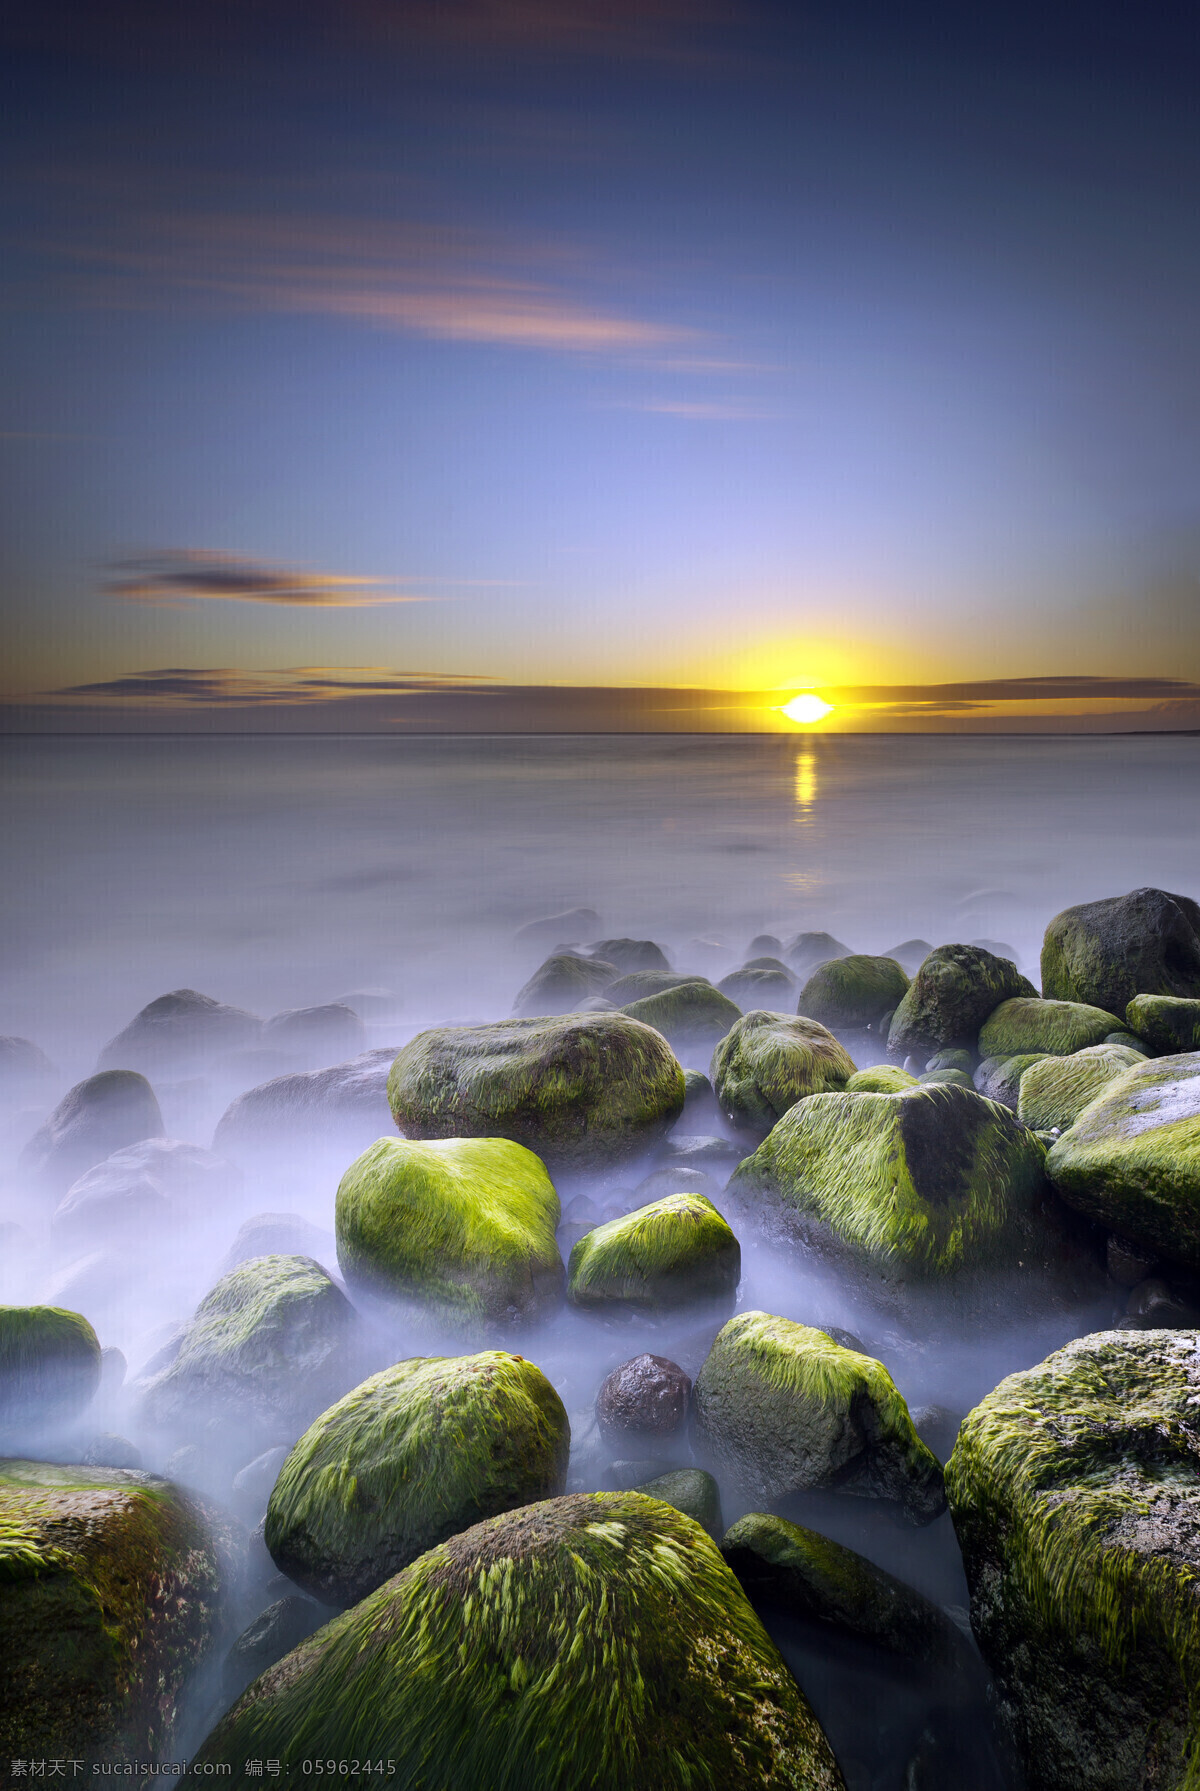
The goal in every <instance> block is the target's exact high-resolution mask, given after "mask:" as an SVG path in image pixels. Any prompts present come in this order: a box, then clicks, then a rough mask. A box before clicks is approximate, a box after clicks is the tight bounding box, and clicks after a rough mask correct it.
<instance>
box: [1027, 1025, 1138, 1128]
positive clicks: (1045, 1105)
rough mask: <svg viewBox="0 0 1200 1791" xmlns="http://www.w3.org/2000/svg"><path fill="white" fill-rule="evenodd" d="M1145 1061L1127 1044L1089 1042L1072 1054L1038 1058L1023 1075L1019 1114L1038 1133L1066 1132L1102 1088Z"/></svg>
mask: <svg viewBox="0 0 1200 1791" xmlns="http://www.w3.org/2000/svg"><path fill="white" fill-rule="evenodd" d="M1145 1061H1146V1060H1145V1058H1144V1057H1142V1055H1141V1053H1140V1052H1138V1051H1131V1050H1130V1049H1129V1048H1128V1047H1127V1046H1125V1045H1089V1046H1088V1047H1087V1048H1086V1050H1083V1051H1073V1052H1072V1053H1071V1055H1070V1056H1069V1057H1039V1058H1038V1060H1037V1062H1036V1063H1031V1064H1030V1065H1029V1067H1028V1068H1027V1069H1026V1071H1025V1073H1024V1075H1023V1076H1022V1077H1021V1085H1020V1088H1019V1090H1018V1094H1017V1117H1018V1119H1020V1120H1021V1121H1022V1123H1023V1124H1025V1125H1027V1126H1032V1127H1033V1129H1034V1131H1037V1132H1050V1131H1056V1132H1065V1131H1066V1129H1067V1127H1068V1126H1073V1125H1074V1124H1075V1121H1076V1120H1077V1119H1078V1118H1079V1115H1080V1114H1081V1113H1082V1112H1083V1110H1084V1108H1085V1107H1086V1106H1087V1105H1088V1103H1089V1102H1090V1101H1094V1100H1095V1098H1096V1096H1097V1095H1098V1094H1099V1093H1100V1091H1101V1089H1104V1088H1107V1087H1108V1085H1109V1083H1110V1082H1115V1081H1116V1079H1117V1077H1118V1076H1123V1075H1124V1074H1125V1072H1126V1070H1131V1069H1136V1068H1137V1066H1138V1064H1139V1063H1144V1062H1145Z"/></svg>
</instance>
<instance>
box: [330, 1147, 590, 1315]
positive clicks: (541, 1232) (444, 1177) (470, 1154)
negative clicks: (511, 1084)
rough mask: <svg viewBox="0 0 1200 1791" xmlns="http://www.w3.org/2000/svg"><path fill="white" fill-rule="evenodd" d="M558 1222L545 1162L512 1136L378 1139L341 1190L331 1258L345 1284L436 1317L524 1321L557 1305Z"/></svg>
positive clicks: (560, 1280) (559, 1275) (354, 1166)
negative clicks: (405, 1302)
mask: <svg viewBox="0 0 1200 1791" xmlns="http://www.w3.org/2000/svg"><path fill="white" fill-rule="evenodd" d="M560 1217H561V1208H560V1205H559V1199H558V1195H557V1194H556V1193H555V1191H554V1184H553V1182H552V1181H551V1180H550V1177H549V1176H548V1175H547V1174H546V1168H545V1165H544V1164H543V1163H542V1161H541V1159H540V1158H539V1157H536V1156H535V1155H534V1153H533V1152H532V1151H531V1150H526V1149H525V1147H524V1145H522V1144H514V1143H513V1142H512V1140H511V1139H508V1138H440V1139H433V1140H429V1141H425V1142H413V1141H410V1140H408V1139H405V1138H380V1139H379V1140H378V1141H377V1142H376V1143H375V1144H373V1145H372V1146H371V1148H370V1149H369V1150H367V1151H364V1152H363V1154H362V1156H361V1157H359V1158H358V1159H357V1160H356V1161H355V1162H354V1163H352V1164H351V1165H350V1167H349V1169H348V1170H347V1171H346V1173H345V1175H344V1176H343V1177H342V1180H341V1184H340V1186H339V1188H338V1192H337V1204H336V1209H335V1216H334V1224H335V1229H336V1233H337V1251H338V1262H339V1264H340V1265H341V1270H342V1273H343V1275H344V1276H345V1278H346V1281H347V1284H348V1285H349V1286H351V1287H352V1288H362V1289H364V1290H368V1291H370V1292H373V1293H376V1294H381V1295H384V1296H391V1297H393V1298H395V1297H397V1296H399V1297H401V1298H405V1299H409V1300H413V1301H416V1302H418V1303H419V1304H421V1305H423V1306H426V1307H428V1308H430V1309H432V1310H433V1311H434V1312H435V1313H437V1314H438V1315H439V1316H440V1317H441V1318H443V1319H449V1320H457V1321H459V1322H462V1321H464V1320H465V1321H468V1322H471V1323H479V1322H482V1321H484V1320H488V1319H491V1320H497V1319H498V1320H506V1321H508V1320H513V1319H517V1318H531V1317H535V1316H537V1315H538V1314H540V1313H542V1312H545V1311H547V1310H549V1309H552V1308H553V1307H555V1306H557V1305H559V1304H560V1302H561V1300H562V1291H563V1265H562V1258H561V1256H560V1255H559V1253H558V1245H557V1243H556V1241H555V1237H554V1234H555V1231H556V1230H557V1228H558V1223H559V1219H560Z"/></svg>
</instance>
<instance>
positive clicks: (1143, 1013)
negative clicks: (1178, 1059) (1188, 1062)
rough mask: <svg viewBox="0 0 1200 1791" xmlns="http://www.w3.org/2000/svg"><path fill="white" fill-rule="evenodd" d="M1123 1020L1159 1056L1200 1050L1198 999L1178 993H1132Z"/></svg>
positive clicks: (1199, 1010)
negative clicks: (1186, 997) (1133, 994)
mask: <svg viewBox="0 0 1200 1791" xmlns="http://www.w3.org/2000/svg"><path fill="white" fill-rule="evenodd" d="M1125 1019H1126V1022H1127V1024H1128V1025H1129V1027H1130V1028H1131V1030H1132V1031H1133V1032H1134V1033H1135V1034H1136V1035H1137V1039H1138V1040H1139V1041H1140V1040H1142V1039H1144V1040H1145V1042H1146V1044H1147V1045H1149V1046H1150V1048H1151V1050H1152V1051H1155V1052H1157V1053H1158V1054H1159V1055H1160V1056H1163V1057H1166V1056H1172V1057H1174V1056H1178V1055H1179V1054H1180V1053H1181V1052H1185V1051H1200V1001H1195V1000H1184V999H1182V998H1181V997H1180V996H1178V995H1135V996H1134V998H1133V1000H1132V1001H1131V1002H1130V1003H1129V1004H1128V1006H1127V1007H1126V1009H1125Z"/></svg>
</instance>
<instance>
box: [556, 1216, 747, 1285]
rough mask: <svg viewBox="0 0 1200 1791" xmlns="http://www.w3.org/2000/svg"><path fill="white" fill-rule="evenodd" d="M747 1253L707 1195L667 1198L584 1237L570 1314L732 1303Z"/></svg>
mask: <svg viewBox="0 0 1200 1791" xmlns="http://www.w3.org/2000/svg"><path fill="white" fill-rule="evenodd" d="M741 1269H742V1252H741V1247H740V1245H739V1244H738V1241H737V1238H736V1237H735V1236H734V1234H733V1232H732V1230H731V1229H730V1226H729V1224H728V1222H727V1221H726V1220H725V1219H724V1218H723V1217H722V1215H721V1214H720V1213H719V1212H718V1211H717V1209H716V1207H715V1206H714V1205H713V1203H712V1201H711V1200H709V1199H707V1198H706V1197H705V1195H703V1194H696V1193H689V1192H683V1193H680V1194H669V1195H668V1196H667V1197H666V1199H665V1200H656V1201H654V1202H653V1203H652V1204H651V1205H650V1206H643V1207H639V1208H638V1210H637V1211H636V1212H633V1213H626V1214H625V1215H624V1217H623V1218H620V1219H610V1220H609V1221H608V1222H607V1224H604V1225H597V1226H596V1228H595V1229H594V1230H593V1231H589V1232H587V1233H586V1235H585V1236H584V1237H581V1238H580V1239H579V1241H578V1243H577V1244H576V1245H575V1247H574V1249H573V1250H572V1251H571V1260H570V1263H569V1264H568V1270H567V1275H568V1279H567V1298H568V1300H569V1301H570V1303H571V1305H572V1306H583V1307H603V1306H611V1305H620V1306H638V1307H647V1308H662V1307H668V1306H681V1305H686V1304H688V1303H689V1302H691V1301H698V1300H720V1299H729V1300H732V1297H733V1295H734V1294H735V1293H736V1292H737V1284H738V1280H739V1277H740V1275H741Z"/></svg>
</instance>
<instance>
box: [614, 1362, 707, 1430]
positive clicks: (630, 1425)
mask: <svg viewBox="0 0 1200 1791" xmlns="http://www.w3.org/2000/svg"><path fill="white" fill-rule="evenodd" d="M691 1392H692V1383H691V1380H690V1379H689V1378H688V1376H687V1375H686V1374H685V1373H684V1372H683V1369H682V1368H680V1366H679V1364H678V1363H677V1362H671V1361H669V1360H668V1359H667V1357H665V1356H651V1355H641V1356H634V1357H632V1358H631V1360H630V1361H628V1362H622V1363H621V1365H620V1367H619V1368H614V1369H613V1371H612V1373H611V1374H610V1375H608V1376H607V1377H606V1379H605V1380H604V1381H603V1382H602V1383H601V1387H600V1391H599V1393H597V1395H596V1422H597V1424H598V1425H599V1427H600V1432H601V1435H602V1436H603V1437H604V1438H605V1439H606V1440H607V1441H608V1442H609V1443H615V1444H628V1443H629V1442H630V1441H631V1440H632V1439H634V1438H638V1439H649V1438H660V1437H670V1436H675V1435H676V1434H678V1432H679V1431H680V1430H681V1429H682V1427H683V1425H684V1424H685V1422H686V1420H687V1414H688V1401H689V1399H690V1398H691Z"/></svg>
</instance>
